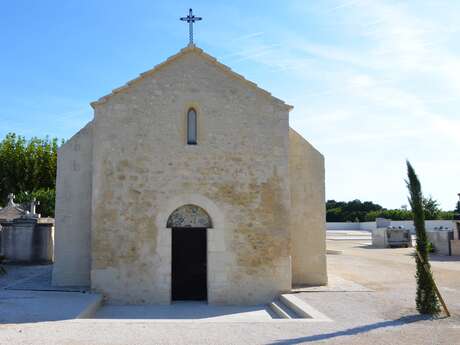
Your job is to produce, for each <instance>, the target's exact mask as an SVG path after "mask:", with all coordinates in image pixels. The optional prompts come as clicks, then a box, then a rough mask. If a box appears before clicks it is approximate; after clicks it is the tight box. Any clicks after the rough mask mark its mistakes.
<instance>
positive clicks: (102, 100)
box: [90, 44, 293, 110]
mask: <svg viewBox="0 0 460 345" xmlns="http://www.w3.org/2000/svg"><path fill="white" fill-rule="evenodd" d="M190 52H194V53H198V54H200V55H202V56H203V57H205V58H206V59H208V60H210V61H211V62H212V63H214V64H215V65H216V66H217V67H219V68H220V69H222V70H223V71H224V72H226V73H229V74H231V75H232V76H233V77H236V78H237V79H240V80H241V81H243V82H245V83H246V84H248V85H250V86H251V87H253V88H255V89H257V90H258V91H260V92H261V93H262V94H264V95H266V96H269V97H271V98H272V99H274V100H275V101H276V102H278V103H280V104H281V105H283V106H286V107H287V108H288V109H289V110H291V109H292V108H293V106H292V105H289V104H287V103H286V102H284V101H283V100H281V99H279V98H277V97H275V96H273V95H272V94H271V93H270V92H269V91H267V90H265V89H263V88H261V87H260V86H259V85H257V84H256V83H254V82H252V81H250V80H248V79H246V78H245V77H244V76H243V75H241V74H239V73H237V72H235V71H233V70H232V69H231V68H230V67H228V66H227V65H224V64H223V63H221V62H219V61H218V60H217V59H216V58H215V57H213V56H212V55H209V54H208V53H206V52H205V51H203V49H201V48H199V47H197V46H196V45H195V44H189V45H188V46H186V47H184V48H182V49H181V50H180V51H179V52H177V53H176V54H174V55H171V56H170V57H168V58H167V59H166V60H165V61H163V62H161V63H159V64H157V65H155V66H154V67H153V68H151V69H149V70H148V71H145V72H142V73H140V74H139V76H138V77H136V78H134V79H131V80H129V81H128V82H126V83H125V84H124V85H122V86H120V87H118V88H115V89H113V90H112V92H110V93H109V94H107V95H105V96H103V97H101V98H99V99H98V100H97V101H94V102H91V103H90V104H91V106H92V107H93V108H94V107H95V106H96V105H98V104H103V103H105V102H106V101H107V100H108V99H109V98H111V97H112V96H113V95H116V94H118V93H121V92H124V91H126V90H128V89H129V88H130V87H131V86H132V85H133V84H136V83H137V82H139V81H141V80H143V79H144V78H146V77H147V76H149V75H152V74H154V73H156V72H157V71H158V70H159V69H160V68H162V67H164V66H166V65H168V64H170V63H171V62H173V61H175V60H176V59H178V58H179V57H181V56H183V55H185V54H187V53H190Z"/></svg>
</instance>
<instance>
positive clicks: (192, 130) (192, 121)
mask: <svg viewBox="0 0 460 345" xmlns="http://www.w3.org/2000/svg"><path fill="white" fill-rule="evenodd" d="M196 132H197V128H196V110H195V109H193V108H190V109H189V110H188V112H187V144H188V145H196Z"/></svg>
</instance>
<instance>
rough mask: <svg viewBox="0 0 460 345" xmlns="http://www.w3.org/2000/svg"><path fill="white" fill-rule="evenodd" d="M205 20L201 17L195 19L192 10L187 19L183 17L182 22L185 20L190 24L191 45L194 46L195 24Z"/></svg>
mask: <svg viewBox="0 0 460 345" xmlns="http://www.w3.org/2000/svg"><path fill="white" fill-rule="evenodd" d="M202 19H203V18H201V17H195V16H194V15H193V12H192V9H189V10H188V16H187V17H181V18H180V20H183V21H185V22H187V23H188V30H189V45H190V44H193V23H195V22H196V21H199V20H202Z"/></svg>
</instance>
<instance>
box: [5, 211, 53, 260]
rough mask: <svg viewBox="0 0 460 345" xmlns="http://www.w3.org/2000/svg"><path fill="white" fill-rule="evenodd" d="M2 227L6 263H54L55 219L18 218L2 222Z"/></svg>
mask: <svg viewBox="0 0 460 345" xmlns="http://www.w3.org/2000/svg"><path fill="white" fill-rule="evenodd" d="M1 227H2V231H1V238H2V241H1V251H2V255H3V256H4V257H5V260H6V261H8V262H17V263H51V262H53V254H54V253H53V249H54V219H52V218H27V217H24V218H17V219H14V220H13V221H8V222H2V223H1Z"/></svg>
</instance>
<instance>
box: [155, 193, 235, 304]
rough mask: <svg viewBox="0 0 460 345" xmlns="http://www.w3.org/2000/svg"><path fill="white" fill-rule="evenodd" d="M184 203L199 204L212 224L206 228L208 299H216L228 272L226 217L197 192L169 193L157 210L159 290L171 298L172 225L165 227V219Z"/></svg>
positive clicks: (212, 300) (168, 300)
mask: <svg viewBox="0 0 460 345" xmlns="http://www.w3.org/2000/svg"><path fill="white" fill-rule="evenodd" d="M184 205H196V206H198V207H201V208H202V209H203V210H205V211H206V212H207V214H208V215H209V217H210V218H211V221H212V225H213V227H212V228H208V229H206V232H207V233H206V237H207V290H208V303H216V302H219V296H218V291H219V290H221V289H222V288H223V287H227V284H228V279H227V277H228V273H229V272H227V268H228V265H226V258H228V256H229V255H228V252H227V244H226V240H225V219H224V214H223V212H222V211H221V210H220V209H219V207H218V206H217V205H216V204H215V203H214V202H213V201H212V200H210V199H208V198H206V197H205V196H203V195H200V194H185V195H180V196H176V197H172V198H171V199H169V200H168V201H167V202H166V203H165V204H164V207H163V208H162V210H161V211H160V212H159V213H158V216H157V219H156V225H157V229H158V238H157V243H156V254H157V256H158V259H159V261H160V262H161V267H160V270H159V272H160V276H159V277H158V279H159V280H160V281H161V291H159V292H160V294H161V295H162V296H163V298H162V299H163V300H165V302H169V303H171V302H172V299H171V273H172V270H171V269H172V267H171V265H172V250H171V246H172V229H171V228H168V227H167V221H168V218H169V216H170V215H171V214H172V213H173V212H174V211H175V210H176V209H178V208H179V207H181V206H184ZM191 231H193V229H192V230H191Z"/></svg>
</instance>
